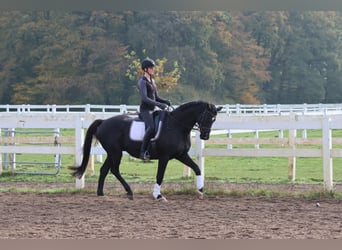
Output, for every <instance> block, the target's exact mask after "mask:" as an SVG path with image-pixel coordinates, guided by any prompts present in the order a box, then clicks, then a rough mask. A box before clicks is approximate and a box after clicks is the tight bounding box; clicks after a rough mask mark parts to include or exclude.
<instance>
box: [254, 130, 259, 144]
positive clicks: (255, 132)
mask: <svg viewBox="0 0 342 250" xmlns="http://www.w3.org/2000/svg"><path fill="white" fill-rule="evenodd" d="M254 138H255V139H259V130H255V131H254ZM259 147H260V145H259V144H255V145H254V148H256V149H259Z"/></svg>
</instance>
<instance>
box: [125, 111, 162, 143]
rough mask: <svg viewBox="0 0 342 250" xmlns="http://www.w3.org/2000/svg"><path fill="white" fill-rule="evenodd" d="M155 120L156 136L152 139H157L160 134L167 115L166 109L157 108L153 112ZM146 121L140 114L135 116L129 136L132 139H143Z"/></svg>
mask: <svg viewBox="0 0 342 250" xmlns="http://www.w3.org/2000/svg"><path fill="white" fill-rule="evenodd" d="M152 115H153V121H154V128H155V131H154V137H153V138H152V139H151V141H156V140H157V139H158V137H159V135H160V131H161V128H162V125H163V120H164V116H165V111H162V110H156V111H154V112H153V113H152ZM145 131H146V128H145V122H144V121H143V120H142V119H141V117H140V114H139V116H138V118H135V119H134V120H133V121H132V124H131V127H130V130H129V137H130V139H131V140H132V141H142V140H143V139H144V135H145Z"/></svg>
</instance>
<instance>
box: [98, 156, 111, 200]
mask: <svg viewBox="0 0 342 250" xmlns="http://www.w3.org/2000/svg"><path fill="white" fill-rule="evenodd" d="M109 158H110V157H109V156H107V158H106V160H105V162H104V163H103V165H102V167H101V169H100V176H99V181H98V185H97V195H98V196H103V195H104V194H103V186H104V181H105V179H106V176H107V174H108V172H109V169H110V160H109Z"/></svg>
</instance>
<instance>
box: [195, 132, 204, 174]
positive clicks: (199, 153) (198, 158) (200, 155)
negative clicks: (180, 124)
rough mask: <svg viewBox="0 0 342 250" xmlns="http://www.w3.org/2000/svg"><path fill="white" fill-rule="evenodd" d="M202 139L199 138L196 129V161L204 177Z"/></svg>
mask: <svg viewBox="0 0 342 250" xmlns="http://www.w3.org/2000/svg"><path fill="white" fill-rule="evenodd" d="M203 149H204V141H203V140H201V138H200V132H198V131H196V161H197V164H198V166H199V168H200V170H201V174H202V178H203V179H204V157H203Z"/></svg>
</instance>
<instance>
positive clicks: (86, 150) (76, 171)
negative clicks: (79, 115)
mask: <svg viewBox="0 0 342 250" xmlns="http://www.w3.org/2000/svg"><path fill="white" fill-rule="evenodd" d="M102 122H103V120H101V119H97V120H95V121H94V122H93V123H92V124H91V125H90V126H89V128H88V130H87V133H86V136H85V140H84V144H83V159H82V163H81V165H80V166H70V167H69V169H70V170H72V171H73V173H72V174H71V175H72V176H75V177H77V178H79V179H81V177H82V176H83V174H84V172H85V170H86V168H87V165H88V161H89V156H90V149H91V143H92V140H93V136H94V134H95V133H96V130H97V128H98V126H100V125H101V123H102Z"/></svg>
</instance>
